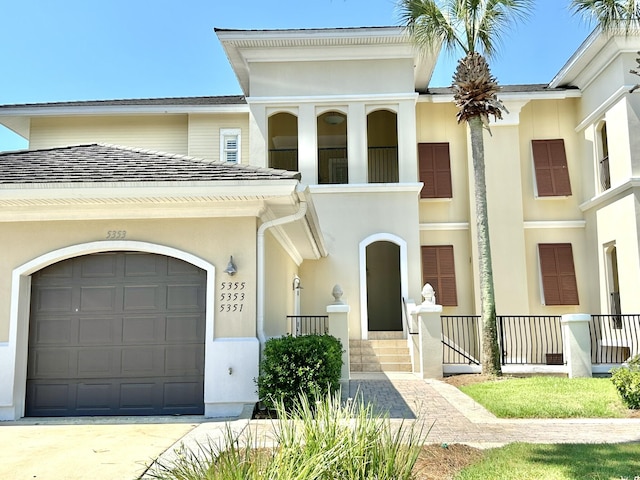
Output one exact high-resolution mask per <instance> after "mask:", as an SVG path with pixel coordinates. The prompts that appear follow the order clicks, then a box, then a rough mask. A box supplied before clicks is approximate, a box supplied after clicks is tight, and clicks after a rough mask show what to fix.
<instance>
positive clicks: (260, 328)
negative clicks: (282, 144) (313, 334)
mask: <svg viewBox="0 0 640 480" xmlns="http://www.w3.org/2000/svg"><path fill="white" fill-rule="evenodd" d="M306 213H307V202H306V201H303V200H301V201H300V208H298V211H297V212H296V213H294V214H292V215H289V216H286V217H281V218H276V219H275V220H271V221H268V222H265V223H263V224H262V225H260V227H259V228H258V234H257V249H258V251H257V262H258V264H257V272H256V273H257V280H258V285H257V302H258V304H257V317H258V318H257V325H256V330H257V335H258V341H259V342H260V352H262V349H263V347H264V343H265V342H266V341H267V338H266V336H265V333H264V310H265V308H264V307H265V305H264V286H265V268H264V258H265V252H264V232H266V231H267V230H268V229H269V228H271V227H277V226H279V225H284V224H287V223H293V222H295V221H297V220H300V219H301V218H302V217H304V216H305V215H306Z"/></svg>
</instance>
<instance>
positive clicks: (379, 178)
mask: <svg viewBox="0 0 640 480" xmlns="http://www.w3.org/2000/svg"><path fill="white" fill-rule="evenodd" d="M368 173H369V183H398V179H399V174H398V147H369V172H368Z"/></svg>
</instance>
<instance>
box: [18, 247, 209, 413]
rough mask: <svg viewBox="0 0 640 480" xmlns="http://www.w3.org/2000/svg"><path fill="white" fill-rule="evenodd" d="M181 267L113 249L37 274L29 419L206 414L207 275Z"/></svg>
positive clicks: (157, 257) (159, 258) (34, 279)
mask: <svg viewBox="0 0 640 480" xmlns="http://www.w3.org/2000/svg"><path fill="white" fill-rule="evenodd" d="M94 257H95V258H94ZM183 263H184V262H181V261H180V260H176V259H169V258H167V257H163V256H160V255H152V254H141V253H124V252H119V253H111V254H100V255H89V256H86V257H78V258H74V259H70V260H66V261H63V262H61V265H55V266H52V267H53V271H54V273H53V274H49V273H48V270H49V268H52V267H47V268H46V269H44V270H42V271H41V272H38V273H36V274H34V275H33V276H32V308H31V319H30V340H29V360H28V368H27V370H28V371H27V402H26V403H27V414H28V415H52V416H54V415H55V416H64V415H153V414H172V413H181V414H187V413H188V414H201V413H203V412H204V332H205V320H204V318H205V303H206V298H205V293H204V292H205V282H206V274H205V272H204V271H202V270H200V269H198V268H197V267H194V266H192V265H188V264H186V263H184V265H183ZM70 272H71V273H72V274H70ZM126 312H130V313H128V314H126V315H125V313H126Z"/></svg>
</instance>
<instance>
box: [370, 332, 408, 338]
mask: <svg viewBox="0 0 640 480" xmlns="http://www.w3.org/2000/svg"><path fill="white" fill-rule="evenodd" d="M368 336H369V340H393V339H403V338H404V332H401V331H400V332H368Z"/></svg>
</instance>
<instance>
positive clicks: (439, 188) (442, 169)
mask: <svg viewBox="0 0 640 480" xmlns="http://www.w3.org/2000/svg"><path fill="white" fill-rule="evenodd" d="M418 163H419V172H420V181H421V182H422V183H424V186H423V187H422V191H421V192H420V198H452V197H453V189H452V188H451V159H450V156H449V144H448V143H419V144H418Z"/></svg>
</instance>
